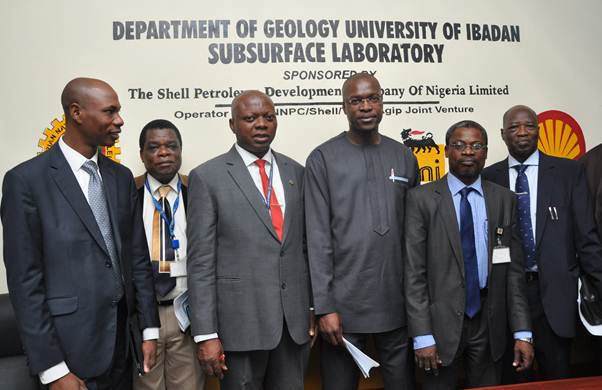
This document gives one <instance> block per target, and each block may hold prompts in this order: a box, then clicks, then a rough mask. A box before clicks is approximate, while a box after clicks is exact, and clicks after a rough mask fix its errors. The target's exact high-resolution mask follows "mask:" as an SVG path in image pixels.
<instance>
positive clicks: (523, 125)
mask: <svg viewBox="0 0 602 390" xmlns="http://www.w3.org/2000/svg"><path fill="white" fill-rule="evenodd" d="M501 133H502V139H503V140H504V143H506V146H507V147H508V153H510V155H511V156H512V157H514V158H515V159H517V160H518V161H519V162H521V163H522V162H524V161H526V160H527V159H528V158H529V156H531V155H532V154H533V153H534V152H535V151H536V150H537V143H538V140H539V123H538V120H537V114H536V113H535V111H533V110H532V109H531V108H530V107H527V106H524V105H518V106H514V107H511V108H510V109H509V110H508V111H506V112H505V113H504V119H503V127H502V130H501Z"/></svg>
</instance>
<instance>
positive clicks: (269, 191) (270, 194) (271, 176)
mask: <svg viewBox="0 0 602 390" xmlns="http://www.w3.org/2000/svg"><path fill="white" fill-rule="evenodd" d="M273 179H274V155H272V158H271V159H270V178H269V179H268V194H267V195H266V197H265V208H266V209H268V213H269V212H270V211H271V210H270V206H271V204H270V202H271V200H272V181H273Z"/></svg>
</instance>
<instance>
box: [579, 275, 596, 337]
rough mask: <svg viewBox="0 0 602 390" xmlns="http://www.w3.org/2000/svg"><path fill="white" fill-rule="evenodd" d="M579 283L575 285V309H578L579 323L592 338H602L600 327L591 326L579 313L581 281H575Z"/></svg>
mask: <svg viewBox="0 0 602 390" xmlns="http://www.w3.org/2000/svg"><path fill="white" fill-rule="evenodd" d="M577 281H578V282H579V283H578V284H577V307H578V308H579V318H580V319H581V323H582V324H583V326H584V327H585V329H587V331H588V332H589V333H591V334H593V335H594V336H602V325H591V324H590V323H589V322H587V320H586V319H585V317H583V313H582V312H581V280H580V279H577Z"/></svg>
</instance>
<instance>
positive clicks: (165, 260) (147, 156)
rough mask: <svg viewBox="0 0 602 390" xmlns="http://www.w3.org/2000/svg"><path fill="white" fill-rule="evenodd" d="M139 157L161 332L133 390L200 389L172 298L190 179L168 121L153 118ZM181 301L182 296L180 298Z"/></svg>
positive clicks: (180, 281) (179, 285) (181, 278)
mask: <svg viewBox="0 0 602 390" xmlns="http://www.w3.org/2000/svg"><path fill="white" fill-rule="evenodd" d="M139 143H140V158H141V159H142V162H143V163H144V167H145V168H146V174H145V175H142V176H139V177H137V178H136V187H137V188H138V200H139V201H140V202H141V203H142V210H143V212H142V216H143V220H144V229H145V231H146V239H147V243H148V248H149V251H150V258H151V264H152V267H153V276H154V278H153V279H154V284H155V292H156V294H157V303H158V307H159V318H160V320H161V328H160V329H159V334H158V337H159V338H158V340H157V361H156V364H155V366H154V367H153V368H152V370H151V371H150V372H148V373H147V374H146V375H144V376H141V377H136V378H135V379H134V389H135V390H146V389H148V390H165V389H182V390H202V388H203V385H204V376H203V372H202V370H201V367H200V366H199V365H198V364H197V362H196V359H195V352H196V348H195V344H194V341H193V340H192V337H191V336H190V333H189V332H182V331H181V330H180V326H179V324H178V320H177V318H176V315H175V311H174V299H176V298H178V297H179V296H181V295H182V294H184V293H186V291H187V285H186V200H187V195H188V193H187V189H188V187H187V185H188V178H187V177H186V176H184V175H180V174H178V170H179V169H180V166H181V165H182V136H181V135H180V131H179V130H178V128H177V127H176V126H175V125H174V124H173V123H171V122H170V121H167V120H164V119H156V120H153V121H151V122H149V123H148V124H146V125H145V126H144V127H143V128H142V131H141V132H140V142H139ZM180 299H181V298H180Z"/></svg>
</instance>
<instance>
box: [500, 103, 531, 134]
mask: <svg viewBox="0 0 602 390" xmlns="http://www.w3.org/2000/svg"><path fill="white" fill-rule="evenodd" d="M519 112H524V113H526V114H528V115H529V116H530V117H531V118H532V119H533V120H534V121H535V122H537V114H536V113H535V111H533V109H532V108H531V107H529V106H525V105H522V104H518V105H516V106H513V107H510V108H509V109H508V110H507V111H506V112H505V113H504V116H503V118H502V126H503V127H504V128H506V127H508V123H509V121H510V119H511V118H513V117H514V116H515V115H516V114H517V113H519Z"/></svg>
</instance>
